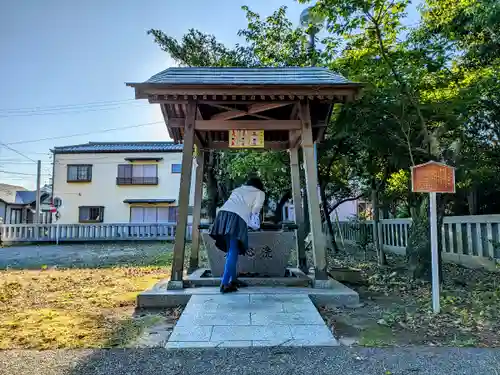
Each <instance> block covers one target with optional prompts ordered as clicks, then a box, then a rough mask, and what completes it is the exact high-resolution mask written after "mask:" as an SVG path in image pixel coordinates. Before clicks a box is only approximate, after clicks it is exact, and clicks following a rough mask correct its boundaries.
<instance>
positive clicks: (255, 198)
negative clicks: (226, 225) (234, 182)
mask: <svg viewBox="0 0 500 375" xmlns="http://www.w3.org/2000/svg"><path fill="white" fill-rule="evenodd" d="M265 199H266V195H265V194H264V192H263V191H261V190H259V189H257V188H254V187H253V186H246V185H243V186H240V187H239V188H236V189H234V190H233V192H232V193H231V195H230V196H229V199H228V200H227V201H226V203H224V205H223V206H222V207H221V208H220V209H221V211H229V212H234V213H235V214H237V215H238V216H239V217H241V218H242V219H243V220H244V221H245V223H247V225H249V221H250V215H252V214H258V213H259V212H260V210H261V209H262V205H263V204H264V200H265Z"/></svg>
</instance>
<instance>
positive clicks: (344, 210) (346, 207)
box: [330, 200, 358, 221]
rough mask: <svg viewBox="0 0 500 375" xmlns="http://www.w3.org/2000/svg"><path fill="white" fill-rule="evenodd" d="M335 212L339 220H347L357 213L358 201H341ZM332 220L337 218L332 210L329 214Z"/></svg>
mask: <svg viewBox="0 0 500 375" xmlns="http://www.w3.org/2000/svg"><path fill="white" fill-rule="evenodd" d="M336 211H337V214H338V215H339V221H347V220H349V219H350V218H352V217H353V216H356V215H357V213H358V201H357V200H355V201H347V202H344V203H341V204H340V205H339V206H338V207H337V210H336ZM330 217H331V218H332V220H337V215H336V214H335V211H333V212H332V214H331V215H330Z"/></svg>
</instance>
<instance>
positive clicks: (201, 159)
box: [188, 150, 205, 273]
mask: <svg viewBox="0 0 500 375" xmlns="http://www.w3.org/2000/svg"><path fill="white" fill-rule="evenodd" d="M204 154H205V153H204V152H203V151H201V150H198V155H197V156H196V177H195V185H194V207H193V225H192V236H191V255H190V257H189V271H188V272H189V273H192V272H193V271H195V270H197V269H198V267H199V253H200V230H199V229H198V226H199V225H200V222H201V201H202V199H203V169H204V167H205V155H204Z"/></svg>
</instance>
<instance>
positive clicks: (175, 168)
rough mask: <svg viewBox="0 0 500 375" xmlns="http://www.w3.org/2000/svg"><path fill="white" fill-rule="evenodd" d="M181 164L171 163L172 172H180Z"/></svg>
mask: <svg viewBox="0 0 500 375" xmlns="http://www.w3.org/2000/svg"><path fill="white" fill-rule="evenodd" d="M181 171H182V164H172V173H181Z"/></svg>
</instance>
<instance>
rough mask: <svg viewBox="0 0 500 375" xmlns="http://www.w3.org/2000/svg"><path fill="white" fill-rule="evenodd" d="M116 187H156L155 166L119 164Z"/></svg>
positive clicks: (156, 174)
mask: <svg viewBox="0 0 500 375" xmlns="http://www.w3.org/2000/svg"><path fill="white" fill-rule="evenodd" d="M116 184H117V185H158V165H157V164H119V165H118V177H116Z"/></svg>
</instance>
